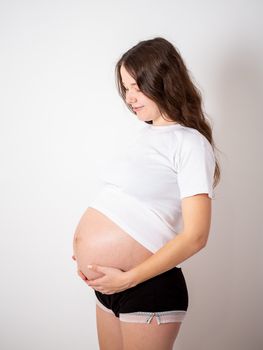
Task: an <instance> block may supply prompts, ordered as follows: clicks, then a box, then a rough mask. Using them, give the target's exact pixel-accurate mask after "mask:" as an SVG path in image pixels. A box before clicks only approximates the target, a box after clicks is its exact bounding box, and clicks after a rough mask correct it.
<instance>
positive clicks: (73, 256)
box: [72, 255, 89, 282]
mask: <svg viewBox="0 0 263 350" xmlns="http://www.w3.org/2000/svg"><path fill="white" fill-rule="evenodd" d="M72 259H73V260H75V261H76V260H77V259H76V257H75V255H72ZM77 273H78V275H79V277H80V278H81V279H82V280H83V281H84V282H87V281H89V280H88V279H87V277H86V276H85V275H84V274H83V273H82V272H81V271H80V270H79V269H78V270H77Z"/></svg>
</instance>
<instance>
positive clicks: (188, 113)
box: [115, 37, 220, 187]
mask: <svg viewBox="0 0 263 350" xmlns="http://www.w3.org/2000/svg"><path fill="white" fill-rule="evenodd" d="M122 65H123V66H124V67H125V69H126V70H127V71H128V72H129V74H130V75H131V76H132V77H133V78H134V79H135V81H136V83H137V85H138V87H139V89H140V90H141V91H142V93H143V94H144V95H146V96H147V97H148V98H150V99H151V100H152V101H154V102H155V103H156V105H157V106H158V108H159V111H160V113H161V114H162V115H166V116H169V118H170V119H171V120H173V121H175V122H177V123H179V124H181V125H183V126H186V127H190V128H195V129H197V130H198V131H199V132H200V133H201V134H203V135H204V136H205V137H206V138H207V139H208V141H209V142H210V144H211V145H212V147H213V150H215V148H216V149H217V147H216V146H215V143H214V140H213V135H212V126H211V125H210V121H209V119H207V118H206V117H205V113H204V112H203V107H202V103H203V102H202V95H201V92H200V91H199V89H198V88H197V87H196V86H195V85H194V83H193V82H192V81H191V78H190V72H189V71H188V69H187V68H186V65H185V63H184V61H183V59H182V57H181V55H180V53H179V51H178V49H177V48H175V47H174V45H172V44H171V43H170V42H169V41H167V40H166V39H164V38H161V37H156V38H154V39H150V40H144V41H140V42H139V43H138V44H137V45H135V46H133V47H132V48H131V49H129V50H128V51H127V52H125V53H124V54H123V55H122V56H121V58H120V59H119V60H118V62H117V63H116V67H115V74H116V83H117V89H118V92H119V94H120V96H121V97H122V99H123V100H124V102H125V104H126V106H127V107H128V109H129V110H130V111H131V112H132V113H135V112H134V111H133V109H132V107H131V106H130V105H129V104H128V103H126V99H125V95H126V91H125V87H124V86H123V84H122V79H121V74H120V68H121V66H122ZM145 123H148V124H152V121H146V122H145ZM215 158H216V165H215V173H214V184H213V186H214V187H215V186H216V185H217V184H218V183H219V181H220V167H219V163H218V160H217V157H216V156H215Z"/></svg>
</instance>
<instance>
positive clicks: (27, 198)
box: [0, 0, 263, 350]
mask: <svg viewBox="0 0 263 350" xmlns="http://www.w3.org/2000/svg"><path fill="white" fill-rule="evenodd" d="M262 10H263V5H262V2H261V1H256V0H254V1H251V0H250V1H249V0H246V1H241V0H240V1H233V0H230V1H229V0H221V1H208V0H207V1H195V0H192V1H190V0H189V1H153V0H152V1H150V0H149V1H146V0H140V1H139V0H133V1H123V0H118V1H117V0H111V1H96V2H93V1H80V0H74V1H73V0H67V1H62V0H61V1H58V0H52V1H50V0H45V1H33V0H31V1H18V0H17V1H14V0H8V1H7V0H6V1H3V0H2V1H0V99H1V103H0V122H1V124H0V162H1V164H0V165H1V170H0V181H1V188H0V191H1V192H0V215H1V218H0V275H1V288H0V347H1V349H2V350H24V349H25V350H28V349H29V350H31V349H32V350H33V349H34V350H35V349H37V350H55V349H56V350H57V349H63V350H72V349H73V348H74V349H78V350H84V349H85V350H86V349H91V350H93V349H94V350H95V349H98V343H97V334H96V320H95V299H94V296H93V290H92V289H91V288H90V287H88V286H87V285H86V284H84V282H83V281H82V280H81V279H80V277H78V276H77V274H76V265H75V262H73V260H72V259H71V255H72V237H73V233H74V230H75V227H76V225H77V223H78V221H79V218H80V216H81V215H82V213H83V212H84V210H85V209H86V208H87V207H88V205H89V203H90V202H91V200H92V199H93V197H94V196H95V194H96V193H97V190H98V189H99V186H100V183H99V180H98V176H97V175H98V170H99V168H100V165H102V164H104V162H105V161H106V160H107V159H108V157H109V156H110V155H112V154H114V152H115V151H117V150H118V149H119V147H122V146H123V145H124V144H125V143H126V142H128V141H129V140H131V139H132V138H133V137H134V135H136V132H137V130H138V129H139V128H140V127H141V123H142V122H140V121H139V120H138V119H137V117H136V116H135V115H134V114H132V113H130V112H129V111H128V110H127V109H126V107H125V105H124V103H123V102H122V101H121V99H120V97H119V96H118V93H117V89H116V85H115V77H114V68H115V63H116V62H117V60H118V59H119V58H120V56H121V55H122V53H124V52H125V51H126V50H128V49H129V48H130V47H132V46H133V45H135V44H137V43H138V42H139V41H141V40H147V39H152V38H154V37H156V36H163V37H165V38H166V39H167V40H170V41H171V42H173V44H174V45H175V46H176V47H177V48H178V49H179V51H180V53H181V55H182V57H183V58H184V60H185V63H186V65H187V67H188V68H189V70H190V71H191V73H192V75H193V79H194V81H195V83H196V84H197V86H198V87H199V88H200V89H201V91H202V93H203V99H204V106H205V110H206V112H207V114H208V115H209V117H210V118H211V120H212V123H213V133H214V138H215V142H216V144H217V146H218V148H219V149H220V151H221V153H220V154H219V153H218V157H219V160H220V162H221V168H222V180H221V183H220V185H219V186H218V187H217V188H216V199H215V200H214V201H213V221H212V226H211V231H210V237H209V241H208V244H207V246H206V247H205V249H203V250H201V251H200V252H199V253H198V254H196V255H195V256H193V257H192V258H190V259H188V260H187V261H185V262H184V267H183V271H184V274H185V278H186V280H187V284H188V288H189V297H190V305H189V309H188V314H187V317H186V318H185V321H184V323H183V325H182V327H181V330H180V333H179V335H178V338H177V341H176V345H175V349H178V350H190V349H198V350H211V349H213V350H222V349H225V350H247V349H251V350H259V349H262V348H263V336H262V322H263V320H262V311H263V310H262V305H263V304H262V295H263V287H262V246H263V245H262V243H263V242H262V233H263V230H262V228H263V227H262V210H261V208H262V203H261V201H260V200H261V198H262V178H263V176H262V155H261V156H260V147H261V149H262V131H263V129H262V101H263V96H262V95H263V94H262V89H263V70H262V61H263V44H262V43H263V40H262V39H263V38H262V34H261V33H263V28H262V24H261V23H262Z"/></svg>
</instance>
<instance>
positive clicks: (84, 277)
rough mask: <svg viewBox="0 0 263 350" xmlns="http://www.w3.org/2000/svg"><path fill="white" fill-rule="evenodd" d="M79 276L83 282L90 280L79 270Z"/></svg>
mask: <svg viewBox="0 0 263 350" xmlns="http://www.w3.org/2000/svg"><path fill="white" fill-rule="evenodd" d="M78 275H79V276H80V277H81V278H82V279H83V281H86V280H88V279H87V277H86V276H85V275H84V274H83V273H82V272H81V271H80V270H78Z"/></svg>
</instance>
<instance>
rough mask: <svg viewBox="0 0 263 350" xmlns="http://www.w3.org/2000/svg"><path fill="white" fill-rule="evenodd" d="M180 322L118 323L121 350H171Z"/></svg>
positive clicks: (155, 319)
mask: <svg viewBox="0 0 263 350" xmlns="http://www.w3.org/2000/svg"><path fill="white" fill-rule="evenodd" d="M180 326H181V322H170V323H161V324H158V323H157V318H156V316H154V317H153V318H152V321H151V323H136V322H134V323H133V322H122V321H121V322H120V327H121V333H122V341H123V350H134V349H136V350H172V348H173V344H174V342H175V340H176V337H177V334H178V332H179V329H180Z"/></svg>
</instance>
